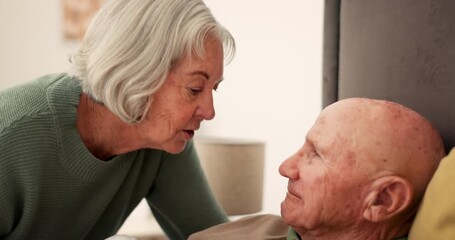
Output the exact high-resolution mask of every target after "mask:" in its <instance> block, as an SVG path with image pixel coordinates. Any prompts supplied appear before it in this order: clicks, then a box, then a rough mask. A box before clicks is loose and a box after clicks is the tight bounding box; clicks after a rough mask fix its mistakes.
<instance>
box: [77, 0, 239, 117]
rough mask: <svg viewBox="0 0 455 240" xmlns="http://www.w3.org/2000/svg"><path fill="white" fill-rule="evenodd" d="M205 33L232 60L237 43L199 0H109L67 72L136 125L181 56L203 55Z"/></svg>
mask: <svg viewBox="0 0 455 240" xmlns="http://www.w3.org/2000/svg"><path fill="white" fill-rule="evenodd" d="M208 37H212V38H213V37H214V38H215V39H217V40H219V41H220V42H222V43H223V48H224V52H225V60H227V61H230V60H231V59H232V57H233V55H234V52H235V41H234V39H233V37H232V36H231V34H230V33H229V32H228V31H227V30H226V29H225V28H224V27H223V26H221V25H220V24H219V23H218V22H217V21H216V19H215V18H214V16H213V15H212V13H211V12H210V10H209V9H208V8H207V6H206V5H205V4H204V2H203V1H202V0H112V1H110V2H108V3H107V4H106V5H105V6H104V7H102V8H101V10H100V11H99V12H98V14H97V15H96V16H95V17H94V19H93V21H92V23H91V24H90V26H89V28H88V29H87V32H86V35H85V37H84V39H83V41H82V43H81V46H80V48H79V50H78V51H77V52H76V53H75V54H73V55H72V56H71V59H70V61H71V63H72V67H71V71H70V74H71V75H73V76H74V77H75V78H76V79H78V80H79V81H80V83H81V86H82V89H83V91H84V92H85V93H87V94H88V95H89V96H91V97H92V98H93V100H95V101H97V102H99V103H102V104H104V105H105V106H106V107H107V108H108V109H109V110H111V111H112V112H113V113H114V114H116V115H117V116H118V117H120V118H121V119H123V120H124V121H126V122H129V123H135V122H138V121H140V120H142V119H143V117H145V113H146V112H147V111H148V108H149V107H150V103H151V99H152V98H151V97H152V96H153V94H154V93H155V92H156V91H157V90H158V89H159V88H160V87H161V85H162V84H163V83H164V81H165V80H166V78H167V75H168V72H169V71H170V70H171V69H172V67H173V66H174V65H175V64H176V63H177V62H178V61H179V60H180V59H182V58H183V57H185V56H187V55H188V54H191V53H193V52H194V53H196V54H197V55H198V56H200V57H202V56H203V55H204V54H205V53H204V44H205V41H207V38H208Z"/></svg>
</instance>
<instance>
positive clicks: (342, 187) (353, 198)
mask: <svg viewBox="0 0 455 240" xmlns="http://www.w3.org/2000/svg"><path fill="white" fill-rule="evenodd" d="M444 154H445V153H444V147H443V144H442V140H441V137H440V136H439V134H438V132H437V131H436V129H435V128H434V127H433V126H432V125H431V123H430V122H429V121H428V120H426V119H425V118H424V117H422V116H421V115H419V114H418V113H416V112H414V111H412V110H411V109H409V108H406V107H404V106H402V105H399V104H396V103H392V102H388V101H382V100H372V99H365V98H350V99H345V100H341V101H338V102H336V103H334V104H332V105H330V106H328V107H327V108H325V109H324V110H323V111H322V112H321V114H320V115H319V117H318V118H317V120H316V122H315V124H314V125H313V127H312V128H311V129H310V130H309V132H308V134H307V135H306V139H305V144H304V145H303V146H302V148H301V149H299V150H298V151H297V152H296V153H295V154H294V155H292V156H290V157H289V158H288V159H287V160H285V161H284V162H283V163H282V164H281V166H280V170H279V171H280V174H281V175H283V176H284V177H287V178H288V179H289V183H288V193H287V195H286V197H285V199H284V201H283V202H282V204H281V215H282V218H283V220H284V222H285V223H287V224H289V225H290V226H292V227H293V228H294V229H295V230H296V231H297V232H298V233H299V235H300V236H301V237H302V239H306V236H308V237H309V238H310V239H311V237H315V236H317V237H318V239H393V238H394V237H399V236H403V234H406V233H407V231H408V229H409V226H410V221H411V220H412V217H413V215H414V213H415V210H416V209H417V206H418V202H419V201H420V199H421V197H422V195H423V192H424V190H425V187H426V186H427V184H428V182H429V181H430V179H431V176H432V175H433V173H434V171H435V170H436V167H437V166H438V164H439V161H440V160H441V159H442V157H443V156H444ZM373 233H374V234H379V235H374V234H373ZM383 233H387V236H384V235H381V234H383ZM363 234H365V235H364V236H362V235H363ZM372 234H373V235H372ZM310 236H311V237H310ZM323 236H324V237H323ZM341 236H344V237H343V238H341Z"/></svg>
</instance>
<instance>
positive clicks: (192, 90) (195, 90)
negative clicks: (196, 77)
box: [188, 88, 202, 95]
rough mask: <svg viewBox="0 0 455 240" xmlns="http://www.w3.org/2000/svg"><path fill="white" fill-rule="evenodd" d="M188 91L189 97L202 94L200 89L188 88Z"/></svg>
mask: <svg viewBox="0 0 455 240" xmlns="http://www.w3.org/2000/svg"><path fill="white" fill-rule="evenodd" d="M188 91H189V92H190V94H191V95H197V94H198V93H200V92H202V89H201V88H189V89H188Z"/></svg>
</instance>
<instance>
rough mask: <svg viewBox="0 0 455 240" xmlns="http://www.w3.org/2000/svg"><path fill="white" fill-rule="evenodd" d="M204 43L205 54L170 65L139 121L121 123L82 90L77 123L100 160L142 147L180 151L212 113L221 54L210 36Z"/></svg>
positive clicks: (218, 80)
mask: <svg viewBox="0 0 455 240" xmlns="http://www.w3.org/2000/svg"><path fill="white" fill-rule="evenodd" d="M204 47H205V55H204V56H202V57H198V55H197V54H192V55H191V56H186V57H184V58H183V59H181V60H180V61H179V62H178V63H177V64H176V66H175V67H174V68H173V69H171V71H170V72H169V74H168V76H167V79H166V80H165V82H164V84H163V85H162V86H161V88H160V89H159V90H158V91H157V92H156V93H155V94H154V95H153V96H151V99H152V103H151V106H150V108H149V111H148V112H147V114H146V116H145V118H144V119H143V120H142V121H141V122H139V123H137V124H128V123H126V122H123V121H122V120H120V119H119V118H118V117H117V116H115V115H114V114H113V113H112V112H110V111H109V110H108V109H107V108H106V107H104V106H103V105H101V104H97V103H95V102H93V101H92V100H91V99H90V98H89V97H88V96H87V95H85V94H83V95H82V96H81V98H80V104H79V107H78V120H77V128H78V132H79V134H80V135H81V138H82V140H83V142H84V143H85V145H86V146H87V148H88V149H89V151H90V152H91V153H92V154H93V155H95V156H96V157H98V158H99V159H103V160H107V159H109V158H110V157H112V156H115V155H118V154H122V153H126V152H130V151H134V150H138V149H143V148H153V149H159V150H164V151H167V152H169V153H179V152H181V151H182V150H183V149H184V148H185V146H186V143H187V142H188V141H189V140H190V139H192V138H193V136H194V132H195V131H196V130H198V129H199V127H200V124H201V122H202V121H203V120H211V119H213V118H214V117H215V110H214V106H213V91H214V90H216V88H217V87H218V85H219V83H220V82H221V81H222V78H223V67H224V65H223V64H224V55H223V54H224V53H223V47H222V44H221V42H220V41H218V40H215V39H212V38H208V39H207V41H206V43H205V45H204Z"/></svg>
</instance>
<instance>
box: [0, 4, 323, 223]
mask: <svg viewBox="0 0 455 240" xmlns="http://www.w3.org/2000/svg"><path fill="white" fill-rule="evenodd" d="M87 2H89V3H90V2H91V3H90V4H88V5H87ZM98 2H99V3H102V2H103V1H102V0H101V1H95V0H93V1H90V0H88V1H87V0H85V1H83V0H72V1H71V0H70V1H68V0H40V1H33V0H16V1H7V0H0V89H4V88H7V87H10V86H12V85H16V84H19V83H21V82H25V81H29V80H32V79H34V78H37V77H39V76H41V75H44V74H49V73H55V72H62V71H66V69H67V68H68V57H69V55H70V54H71V53H72V52H73V51H74V49H75V48H76V47H77V45H78V37H80V33H78V29H77V26H72V25H71V23H68V18H74V19H77V18H78V17H80V16H75V15H73V16H71V13H69V12H68V9H67V8H65V6H67V7H68V4H76V5H74V6H73V5H71V6H70V7H73V8H77V9H79V10H78V11H84V9H85V10H87V9H88V8H90V7H93V6H94V5H95V4H98ZM205 2H206V4H207V5H208V7H209V8H211V9H212V11H213V13H214V15H215V17H216V18H217V19H218V21H219V22H220V23H221V24H222V25H224V26H225V27H226V28H227V29H229V30H230V31H231V33H232V34H233V35H234V37H235V39H236V41H237V54H236V56H235V58H234V60H233V61H232V62H231V63H230V64H229V65H227V66H226V67H225V72H224V78H225V80H224V81H223V83H222V84H221V85H220V88H219V90H218V91H217V92H216V93H215V109H216V117H215V119H214V120H212V121H209V122H206V123H204V124H203V125H202V128H201V129H200V131H199V132H198V133H196V134H197V135H198V136H210V137H223V138H236V139H249V140H255V141H261V142H264V143H265V157H264V158H265V166H264V191H263V208H262V210H261V211H260V212H259V213H272V214H280V203H281V201H282V200H283V198H284V196H285V193H286V184H287V180H286V179H285V178H283V177H281V176H280V175H279V173H278V167H279V165H280V163H281V162H282V161H284V160H285V159H286V158H287V157H288V156H290V155H292V154H293V153H294V152H296V151H297V150H298V149H299V148H300V147H301V146H302V144H303V142H304V138H305V133H306V131H307V130H308V129H309V128H310V127H311V125H312V124H313V121H314V120H315V118H316V117H317V115H318V113H319V111H320V110H321V83H322V69H321V64H322V30H323V27H322V26H323V22H322V21H323V5H324V1H314V0H282V1H274V0H225V1H221V0H205ZM78 4H79V8H78V7H77V5H78ZM88 10H90V9H88ZM65 11H66V12H65ZM89 12H90V11H89ZM89 17H90V14H87V16H84V19H86V18H89ZM68 24H69V25H68ZM149 214H150V213H149V211H148V209H147V207H146V206H145V205H144V204H141V205H140V206H139V208H138V209H137V210H136V211H135V213H134V214H133V216H132V217H131V219H132V220H131V221H133V222H134V221H141V220H140V219H142V217H144V216H148V215H149ZM131 226H132V228H134V227H140V224H131Z"/></svg>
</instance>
